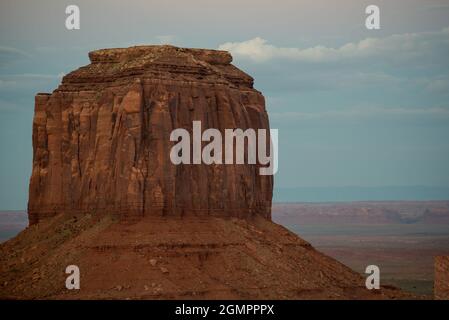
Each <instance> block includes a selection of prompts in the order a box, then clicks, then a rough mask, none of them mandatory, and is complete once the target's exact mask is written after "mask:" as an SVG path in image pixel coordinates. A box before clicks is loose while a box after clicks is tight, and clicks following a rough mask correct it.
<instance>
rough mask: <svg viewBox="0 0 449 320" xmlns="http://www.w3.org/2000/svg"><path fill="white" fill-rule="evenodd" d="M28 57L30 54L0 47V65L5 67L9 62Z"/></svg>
mask: <svg viewBox="0 0 449 320" xmlns="http://www.w3.org/2000/svg"><path fill="white" fill-rule="evenodd" d="M28 57H30V54H29V53H27V52H25V51H23V50H20V49H16V48H11V47H3V46H0V65H5V64H7V63H9V62H11V61H14V60H18V59H21V58H28Z"/></svg>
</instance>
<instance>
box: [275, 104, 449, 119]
mask: <svg viewBox="0 0 449 320" xmlns="http://www.w3.org/2000/svg"><path fill="white" fill-rule="evenodd" d="M270 117H271V118H272V119H273V120H288V121H300V120H306V121H310V120H325V119H329V120H339V119H340V120H344V119H364V118H366V119H369V118H374V117H388V118H394V117H396V118H401V119H404V117H409V118H414V119H416V118H418V119H420V118H421V119H422V118H423V117H425V118H434V119H441V118H446V119H449V108H442V107H428V108H426V107H422V108H406V107H391V108H387V107H358V108H349V109H344V110H335V111H325V112H296V111H294V112H274V113H270Z"/></svg>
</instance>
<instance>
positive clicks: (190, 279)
mask: <svg viewBox="0 0 449 320" xmlns="http://www.w3.org/2000/svg"><path fill="white" fill-rule="evenodd" d="M73 264H74V265H77V266H78V267H79V268H80V273H81V289H80V290H67V289H66V288H65V279H66V277H67V276H68V275H66V274H65V268H66V266H68V265H73ZM0 298H2V299H127V298H130V299H404V298H416V297H414V296H412V295H409V294H406V293H404V292H402V291H400V290H398V289H395V288H393V287H383V288H382V289H381V290H373V291H369V290H367V289H366V288H365V286H364V278H362V277H361V276H360V275H359V274H358V273H356V272H354V271H352V270H351V269H349V268H348V267H346V266H344V265H343V264H341V263H339V262H337V261H336V260H334V259H332V258H329V257H327V256H325V255H324V254H322V253H320V252H318V251H316V250H315V249H314V248H313V247H312V246H311V245H310V244H309V243H307V242H306V241H304V240H302V239H301V238H299V237H297V236H296V235H295V234H293V233H292V232H290V231H288V230H287V229H285V228H284V227H282V226H280V225H277V224H275V223H272V222H270V221H267V220H266V219H264V218H261V217H255V218H254V219H250V220H242V219H237V218H216V217H202V218H195V217H189V218H177V217H169V218H164V217H159V218H157V217H145V218H143V219H141V220H139V221H137V222H134V223H130V222H126V223H125V222H121V221H118V220H117V219H116V218H114V217H112V216H109V215H104V216H98V215H95V216H92V215H80V216H73V215H70V216H69V215H64V214H60V215H57V216H55V217H53V218H51V219H48V220H45V221H43V222H40V223H38V224H36V225H32V226H30V227H28V228H27V229H26V230H24V231H22V232H21V233H20V234H19V235H18V236H17V237H15V238H13V239H11V240H9V241H7V242H5V243H2V244H1V245H0Z"/></svg>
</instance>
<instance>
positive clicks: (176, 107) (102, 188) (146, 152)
mask: <svg viewBox="0 0 449 320" xmlns="http://www.w3.org/2000/svg"><path fill="white" fill-rule="evenodd" d="M89 58H90V61H91V63H90V64H89V65H87V66H84V67H81V68H79V69H78V70H75V71H73V72H71V73H69V74H68V75H66V76H65V77H64V78H63V80H62V84H61V85H60V86H59V87H58V88H57V89H56V90H55V91H54V92H53V93H51V94H37V95H36V99H35V116H34V121H33V171H32V176H31V181H30V189H29V203H28V214H29V220H30V224H34V223H37V222H38V221H39V220H41V219H43V218H46V217H50V216H53V215H55V214H57V213H63V212H64V213H77V214H78V213H91V214H95V213H111V214H116V215H118V216H120V217H121V218H122V219H125V220H126V219H129V220H133V219H136V218H139V217H142V216H146V215H167V216H170V215H173V216H191V215H219V216H236V217H241V218H248V217H251V216H252V215H262V216H263V217H265V218H267V219H271V199H272V186H273V177H272V176H269V175H268V176H263V175H260V174H259V167H260V165H258V164H226V165H224V164H223V165H218V164H212V165H206V164H195V165H193V164H190V165H187V164H180V165H174V164H173V163H172V161H171V160H170V150H171V148H172V146H173V145H174V144H175V143H176V142H171V141H170V133H171V132H172V130H174V129H177V128H185V129H186V130H188V131H189V132H191V131H192V122H193V121H201V124H202V129H203V130H205V129H208V128H216V129H219V130H220V131H221V132H222V133H223V136H224V130H225V129H229V128H231V129H232V128H241V129H243V130H246V129H248V128H253V129H268V128H269V123H268V116H267V113H266V110H265V101H264V97H263V96H262V94H261V93H260V92H258V91H257V90H255V89H254V88H253V79H252V78H251V77H250V76H249V75H247V74H245V73H244V72H242V71H241V70H239V69H238V68H236V67H235V66H233V65H232V64H231V61H232V57H231V55H230V54H229V53H227V52H224V51H216V50H203V49H184V48H177V47H173V46H140V47H131V48H126V49H103V50H97V51H93V52H90V53H89Z"/></svg>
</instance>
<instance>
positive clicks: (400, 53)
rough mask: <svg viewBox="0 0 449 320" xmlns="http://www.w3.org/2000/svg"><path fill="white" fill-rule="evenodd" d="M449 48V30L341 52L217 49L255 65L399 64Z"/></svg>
mask: <svg viewBox="0 0 449 320" xmlns="http://www.w3.org/2000/svg"><path fill="white" fill-rule="evenodd" d="M440 46H443V47H444V48H446V49H447V48H448V47H449V28H445V29H443V30H441V31H436V32H422V33H406V34H396V35H391V36H388V37H385V38H366V39H364V40H361V41H359V42H349V43H346V44H344V45H342V46H340V47H338V48H330V47H326V46H315V47H310V48H304V49H301V48H295V47H276V46H274V45H272V44H269V43H268V41H267V40H265V39H263V38H260V37H256V38H254V39H251V40H247V41H242V42H226V43H223V44H221V45H220V46H219V48H218V49H220V50H226V51H230V52H231V53H232V54H233V55H235V56H241V57H245V58H248V59H251V60H253V61H256V62H264V61H267V60H270V59H290V60H296V61H302V62H311V63H318V62H332V61H340V60H344V59H354V58H375V57H380V56H384V57H387V56H389V57H390V58H396V59H400V60H404V59H410V58H416V57H422V56H426V55H433V54H435V52H434V50H435V49H438V47H440Z"/></svg>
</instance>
